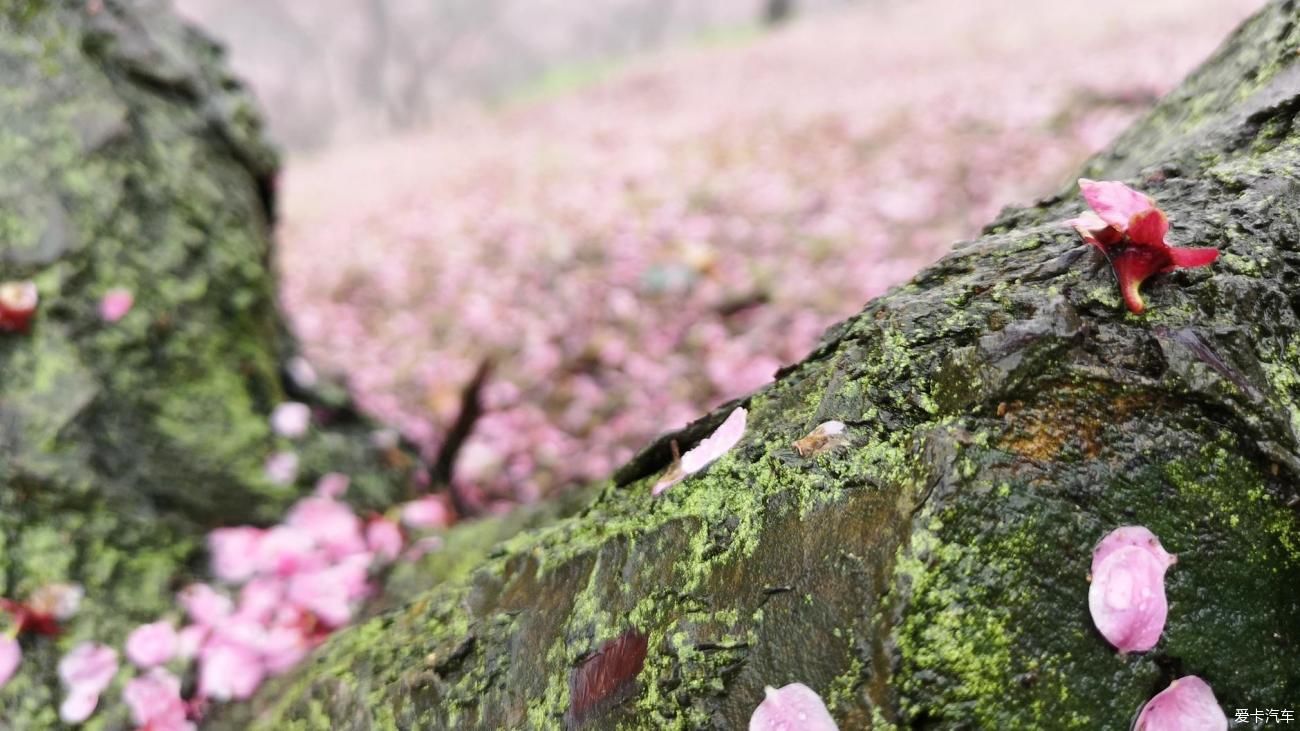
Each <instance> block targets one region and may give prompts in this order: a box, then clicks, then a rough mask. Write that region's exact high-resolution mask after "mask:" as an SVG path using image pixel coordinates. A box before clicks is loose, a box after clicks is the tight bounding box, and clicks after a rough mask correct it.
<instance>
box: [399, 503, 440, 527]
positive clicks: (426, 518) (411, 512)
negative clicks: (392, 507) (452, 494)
mask: <svg viewBox="0 0 1300 731" xmlns="http://www.w3.org/2000/svg"><path fill="white" fill-rule="evenodd" d="M402 522H403V523H405V524H406V525H408V526H410V527H412V528H445V527H447V525H448V524H449V523H451V511H450V510H448V509H447V504H446V503H445V502H444V501H443V500H442V498H440V497H438V496H436V495H426V496H425V497H422V498H417V499H415V500H412V501H411V502H409V503H406V504H405V505H403V506H402Z"/></svg>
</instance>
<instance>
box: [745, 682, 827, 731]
mask: <svg viewBox="0 0 1300 731" xmlns="http://www.w3.org/2000/svg"><path fill="white" fill-rule="evenodd" d="M765 693H766V697H764V698H763V702H762V703H759V704H758V707H757V708H755V709H754V715H752V716H750V717H749V731H839V727H838V726H836V725H835V719H833V718H831V714H830V712H829V711H827V710H826V704H825V703H823V702H822V699H821V696H819V695H817V693H816V692H815V691H814V690H813V689H812V688H809V687H808V686H806V685H804V684H803V683H791V684H789V685H787V686H785V687H784V688H781V689H780V690H777V689H775V688H772V687H770V686H769V687H768V688H767V689H766V691H765Z"/></svg>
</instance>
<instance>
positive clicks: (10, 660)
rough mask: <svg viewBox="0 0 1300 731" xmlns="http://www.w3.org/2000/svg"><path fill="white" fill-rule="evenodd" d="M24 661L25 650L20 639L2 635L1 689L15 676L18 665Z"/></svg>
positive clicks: (0, 647)
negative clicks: (19, 642) (20, 643)
mask: <svg viewBox="0 0 1300 731" xmlns="http://www.w3.org/2000/svg"><path fill="white" fill-rule="evenodd" d="M22 661H23V648H22V647H21V646H19V644H18V639H17V638H15V637H10V636H9V635H0V688H3V687H4V685H5V683H8V682H9V679H10V678H12V677H13V676H14V672H15V671H17V670H18V664H19V663H21V662H22Z"/></svg>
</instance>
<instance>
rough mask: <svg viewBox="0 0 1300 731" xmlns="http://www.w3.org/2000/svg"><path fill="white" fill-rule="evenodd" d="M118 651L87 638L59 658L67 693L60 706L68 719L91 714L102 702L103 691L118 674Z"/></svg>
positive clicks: (71, 721) (81, 717) (73, 720)
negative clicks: (100, 700) (88, 640)
mask: <svg viewBox="0 0 1300 731" xmlns="http://www.w3.org/2000/svg"><path fill="white" fill-rule="evenodd" d="M117 667H118V665H117V651H116V650H114V649H113V648H111V647H108V646H107V645H99V644H95V643H93V642H83V643H81V644H80V645H77V646H76V647H74V648H72V650H71V651H70V652H68V654H66V655H64V656H63V659H61V660H59V679H60V680H61V681H62V682H63V685H64V687H65V688H66V689H67V695H66V696H65V697H64V700H63V703H62V704H60V706H59V718H61V719H63V721H64V722H65V723H81V722H82V721H84V720H86V719H87V718H90V714H92V713H94V712H95V706H96V705H98V704H99V694H100V693H103V692H104V689H105V688H107V687H108V684H109V683H111V682H113V676H114V675H116V674H117Z"/></svg>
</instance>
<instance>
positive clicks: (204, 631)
mask: <svg viewBox="0 0 1300 731" xmlns="http://www.w3.org/2000/svg"><path fill="white" fill-rule="evenodd" d="M211 631H212V628H211V627H209V626H208V625H205V624H191V625H186V626H185V627H182V628H181V630H180V632H177V633H176V656H177V657H179V658H181V659H182V660H192V659H193V658H194V657H195V656H196V655H198V654H199V649H200V648H201V647H203V643H204V642H205V641H206V640H207V639H208V634H209V633H210V632H211Z"/></svg>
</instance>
